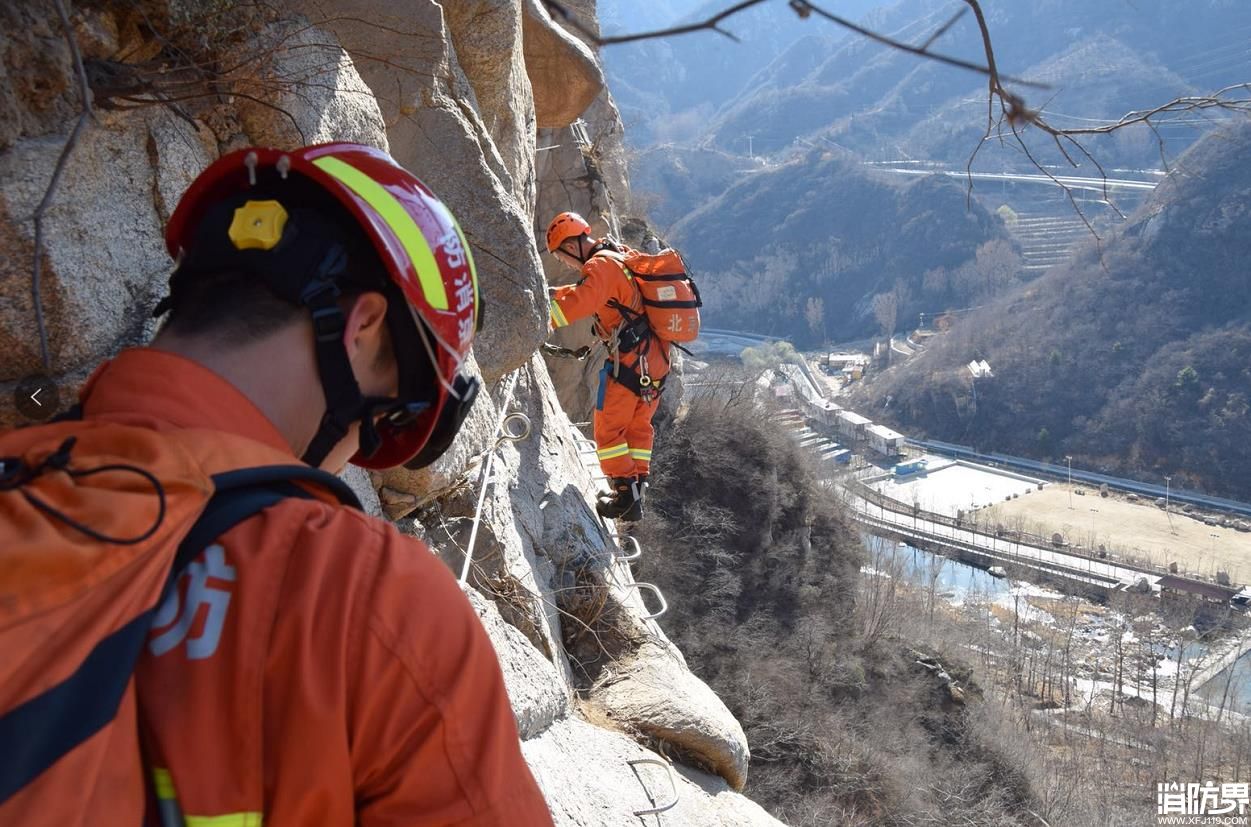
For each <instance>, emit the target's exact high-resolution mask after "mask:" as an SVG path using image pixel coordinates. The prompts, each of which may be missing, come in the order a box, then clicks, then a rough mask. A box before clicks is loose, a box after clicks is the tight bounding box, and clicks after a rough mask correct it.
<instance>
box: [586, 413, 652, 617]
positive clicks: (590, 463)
mask: <svg viewBox="0 0 1251 827" xmlns="http://www.w3.org/2000/svg"><path fill="white" fill-rule="evenodd" d="M573 444H574V447H575V448H576V449H577V451H578V454H579V456H581V457H582V465H583V467H584V468H585V469H586V471H587V473H588V474H590V475H591V478H592V479H595V480H602V481H605V482H607V481H608V477H607V475H605V474H604V472H603V471H602V470H601V469H600V467H599V453H598V449H597V446H596V445H595V443H594V442H592V441H591V440H589V439H587V438H586V437H584V436H583V435H582V433H581V432H580V431H578V430H577V429H576V428H575V429H574V431H573ZM600 524H601V525H603V527H604V531H605V532H607V534H608V537H609V539H611V540H612V542H613V546H614V547H615V548H616V552H615V553H614V554H613V565H611V566H609V567H608V573H609V576H610V577H611V578H612V580H613V583H614V584H616V586H617V588H619V589H621V590H622V591H624V592H627V593H628V592H631V591H633V592H635V593H640V592H642V591H648V592H651V593H652V594H654V595H655V596H656V599H657V600H658V601H660V608H659V609H658V610H657V611H654V612H653V611H651V610H650V609H648V607H647V604H646V602H644V601H643V596H642V594H641V593H640V594H639V602H640V603H641V604H642V606H643V614H642V615H640V619H641V620H645V621H648V622H655V620H656V618H658V617H660V616H661V615H663V614H664V613H665V612H667V611H669V602H668V601H667V600H665V595H664V593H663V592H662V591H661V590H660V587H659V586H657V585H656V584H654V583H640V582H638V581H636V580H634V578H633V576H631V578H630V580H629V582H622V579H621V577H619V576H618V573H617V572H618V568H617V566H616V565H615V564H616V563H625V566H624V568H625V570H626V571H627V572H629V571H630V563H631V562H632V561H634V560H637V559H639V558H640V557H642V556H643V546H642V544H641V543H639V541H638V538H637V537H632V536H630V535H628V534H620V533H618V531H617V525H616V523H615V522H614V521H613V520H605V519H603V518H600ZM627 546H628V547H629V550H627ZM657 628H659V627H657Z"/></svg>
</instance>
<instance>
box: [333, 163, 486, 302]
mask: <svg viewBox="0 0 1251 827" xmlns="http://www.w3.org/2000/svg"><path fill="white" fill-rule="evenodd" d="M313 164H314V165H316V166H317V167H318V168H319V169H320V170H321V171H322V172H325V173H326V174H327V175H330V176H332V177H333V178H335V179H336V180H338V181H339V182H341V183H342V184H343V185H344V186H346V187H347V188H348V189H350V190H351V191H352V192H354V193H356V195H357V196H358V197H360V198H361V199H362V200H363V201H364V202H365V203H366V204H368V205H369V206H371V207H373V209H374V211H375V212H377V213H378V215H379V216H380V217H381V218H382V220H383V221H385V222H386V224H387V227H388V228H390V230H391V232H392V233H394V234H395V237H396V238H397V239H399V242H400V244H402V245H403V247H404V251H405V252H406V253H408V257H409V259H410V260H411V261H412V263H413V269H415V270H416V271H417V279H418V280H419V281H420V282H421V291H422V293H423V294H424V295H425V297H426V302H427V303H429V305H430V306H431V307H433V308H434V309H435V310H447V309H448V300H447V288H446V287H445V286H444V284H443V277H442V276H441V275H440V272H439V264H438V262H437V261H436V260H435V258H434V251H433V250H431V249H430V244H429V242H427V241H426V237H425V235H424V234H423V233H422V232H421V229H420V228H419V227H418V226H417V224H416V222H414V221H413V218H412V216H410V215H409V214H408V211H407V210H405V209H404V207H403V206H402V205H401V204H400V202H399V201H397V200H395V196H393V195H391V193H389V192H387V191H386V188H384V187H383V186H382V185H381V184H379V183H378V182H377V181H375V180H374V179H372V178H370V177H369V176H368V175H366V174H365V173H363V172H361V171H360V170H358V169H357V168H356V167H354V166H352V165H351V164H348V163H345V162H343V161H340V160H339V159H338V158H335V157H334V156H332V155H323V156H322V157H320V158H316V159H314V160H313ZM465 249H466V250H468V247H466V248H465ZM472 271H473V267H472V265H471V266H470V272H472ZM477 292H478V285H477V275H476V274H475V276H474V294H475V299H476V297H477ZM474 305H475V311H476V309H477V307H476V306H477V302H476V301H475V302H474Z"/></svg>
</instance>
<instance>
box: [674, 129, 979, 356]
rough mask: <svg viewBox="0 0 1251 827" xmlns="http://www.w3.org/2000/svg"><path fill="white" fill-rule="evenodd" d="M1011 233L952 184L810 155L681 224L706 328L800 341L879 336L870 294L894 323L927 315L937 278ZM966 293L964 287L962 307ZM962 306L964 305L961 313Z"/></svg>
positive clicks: (743, 185) (751, 177)
mask: <svg viewBox="0 0 1251 827" xmlns="http://www.w3.org/2000/svg"><path fill="white" fill-rule="evenodd" d="M1002 236H1003V228H1002V226H1001V223H1000V221H999V219H998V218H996V217H994V216H992V215H990V214H989V213H988V212H986V211H985V210H984V209H982V208H981V207H980V206H978V205H977V204H976V203H974V204H972V205H971V206H969V205H966V199H965V191H964V189H963V187H962V186H961V185H960V184H959V183H957V182H956V181H953V180H950V179H946V178H938V177H929V178H920V179H910V180H907V181H905V182H904V183H900V181H899V179H893V178H887V177H885V176H883V175H880V174H877V173H874V172H873V171H872V170H870V169H867V168H866V167H864V166H862V165H861V164H859V163H857V162H856V161H855V160H853V159H851V158H848V157H846V156H845V155H844V154H843V153H838V152H824V151H820V150H814V151H812V152H809V153H808V154H806V155H804V156H802V157H799V158H796V159H794V160H792V161H790V162H788V163H785V164H782V165H779V166H776V167H771V168H768V169H763V170H760V171H758V172H754V173H751V174H748V175H744V176H743V177H742V179H741V180H740V181H739V182H738V183H735V184H734V185H732V186H731V187H730V188H729V189H728V190H727V191H726V192H725V193H723V194H722V195H720V196H718V197H717V198H715V199H713V200H711V201H709V202H707V203H706V204H704V205H703V206H702V207H700V208H699V209H698V210H696V211H695V212H694V213H693V214H691V215H690V216H689V217H687V218H686V219H684V220H683V221H681V222H679V223H678V224H677V225H675V226H674V228H673V231H672V233H671V237H670V239H669V240H670V241H671V242H673V243H675V244H677V245H678V246H679V247H680V248H681V249H682V251H683V253H684V254H685V255H686V257H687V260H688V262H689V263H690V265H691V267H692V268H693V269H694V271H695V272H696V273H697V274H698V275H699V277H700V278H701V285H703V284H706V285H707V286H706V288H705V289H704V290H703V296H704V301H705V304H706V307H707V310H706V313H707V317H708V320H709V324H713V325H718V326H722V327H733V328H741V329H744V330H753V331H757V332H761V333H772V334H783V335H788V336H793V337H794V338H795V341H796V343H797V344H801V345H802V344H805V343H808V344H811V343H816V342H821V341H824V340H826V339H849V338H856V337H861V336H868V335H872V334H873V333H874V332H875V331H877V330H878V328H879V324H878V321H877V320H876V318H875V317H874V313H873V309H872V298H873V296H874V295H877V294H881V293H887V292H895V291H897V294H898V298H899V301H898V313H897V316H898V319H899V320H901V321H903V320H908V321H910V322H911V321H913V320H915V319H916V315H915V314H916V313H917V312H918V311H922V310H927V309H930V308H929V306H928V304H927V302H926V300H925V299H924V298H923V296H922V294H923V291H924V290H925V284H924V282H925V278H924V277H925V274H926V272H927V271H931V270H940V269H941V270H943V271H946V270H948V269H952V270H958V269H959V268H960V266H961V265H963V264H965V263H967V262H970V261H975V260H976V256H977V250H978V248H979V247H980V246H982V245H984V244H986V243H987V242H990V241H993V240H995V239H1000V238H1002ZM969 289H970V288H969V287H968V286H967V285H964V284H963V283H959V284H957V286H956V288H955V292H954V293H953V296H954V298H955V299H956V300H960V301H962V300H963V299H964V298H965V297H967V295H968V293H969ZM961 306H962V305H961Z"/></svg>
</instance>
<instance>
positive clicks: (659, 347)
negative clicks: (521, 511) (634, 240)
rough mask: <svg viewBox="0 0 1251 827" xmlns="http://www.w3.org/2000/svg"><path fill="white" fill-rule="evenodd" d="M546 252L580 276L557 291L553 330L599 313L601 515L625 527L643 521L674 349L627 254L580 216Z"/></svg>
mask: <svg viewBox="0 0 1251 827" xmlns="http://www.w3.org/2000/svg"><path fill="white" fill-rule="evenodd" d="M547 249H548V252H550V253H551V254H552V255H553V256H555V257H556V259H557V260H558V261H560V262H561V263H562V264H564V265H566V266H568V267H570V268H573V269H575V270H578V271H579V272H580V273H581V274H582V278H581V279H580V280H579V281H578V282H577V283H576V284H570V285H566V286H564V287H559V288H557V289H556V291H555V294H554V295H553V297H552V303H551V313H552V320H551V325H552V328H553V329H555V328H560V327H564V326H566V325H568V324H570V323H572V322H576V321H578V320H579V319H584V318H586V317H587V316H590V315H592V314H594V316H595V327H594V330H595V334H596V335H597V336H599V338H600V339H601V340H602V341H603V343H604V345H605V346H606V347H607V349H608V359H607V360H606V361H605V362H604V366H603V368H602V369H601V370H600V378H599V391H598V394H597V396H596V402H595V415H594V425H595V444H596V447H597V449H598V454H599V463H600V467H601V468H603V470H604V475H605V476H607V477H608V478H609V484H610V485H611V487H612V494H611V496H610V497H609V498H607V499H605V500H602V501H601V502H600V503H599V504H598V506H597V510H598V511H599V513H600V515H601V516H604V517H608V518H610V519H621V520H626V521H633V520H638V519H640V518H641V517H642V515H643V493H644V491H645V489H646V487H647V474H648V469H649V467H650V465H651V459H652V436H653V431H652V416H654V415H655V413H656V407H657V406H658V405H659V403H660V393H661V390H662V389H663V387H664V380H665V377H666V376H667V375H668V373H669V344H668V343H667V342H664V341H662V340H661V339H659V338H657V337H656V336H654V335H652V333H651V329H650V328H649V327H648V326H647V317H646V316H645V315H644V313H643V301H642V297H641V296H640V295H639V292H638V290H637V288H635V286H634V284H633V282H632V280H631V278H630V276H629V275H628V274H627V272H626V270H625V268H624V266H623V264H622V261H623V253H624V252H625V248H623V247H621V246H620V245H618V244H616V243H614V242H612V241H610V240H608V239H601V240H598V241H597V240H595V239H592V238H591V227H590V225H589V224H587V222H586V220H585V219H583V218H582V216H580V215H578V214H576V213H571V212H564V213H561V214H560V215H558V216H556V217H555V218H554V219H552V223H551V224H550V225H548V228H547Z"/></svg>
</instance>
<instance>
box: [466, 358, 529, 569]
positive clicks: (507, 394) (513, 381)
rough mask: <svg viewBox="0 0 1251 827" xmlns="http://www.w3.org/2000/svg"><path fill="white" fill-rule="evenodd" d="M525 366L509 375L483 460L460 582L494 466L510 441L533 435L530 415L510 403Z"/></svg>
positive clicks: (471, 557) (470, 556)
mask: <svg viewBox="0 0 1251 827" xmlns="http://www.w3.org/2000/svg"><path fill="white" fill-rule="evenodd" d="M520 373H521V368H518V369H517V370H515V371H513V372H512V375H511V376H509V378H508V387H507V388H506V389H505V391H504V398H503V399H502V400H501V401H500V416H499V419H498V420H497V421H496V423H495V431H494V432H493V433H494V435H495V442H494V444H492V445H491V447H490V448H489V449H487V454H486V461H485V462H484V463H482V476H481V478H480V479H479V481H478V507H477V508H475V509H474V513H473V528H472V529H470V531H469V545H468V546H467V547H466V548H465V564H464V566H462V567H461V570H460V582H461V583H466V582H468V580H469V566H470V564H472V563H473V549H474V545H475V544H476V543H477V542H478V526H479V525H481V523H482V508H483V506H484V505H485V504H486V492H487V486H488V485H490V484H491V481H492V480H491V469H492V468H494V467H495V457H496V455H497V454H498V453H499V449H500V448H501V447H502V446H503V445H504V443H506V442H520V441H522V440H523V439H526V438H527V437H529V436H530V429H531V426H530V417H528V416H526V415H525V414H523V413H520V412H514V413H509V412H508V406H509V404H510V403H511V402H512V400H513V389H514V388H516V386H517V377H518V376H519V375H520ZM510 423H519V424H520V430H517V431H514V430H512V427H511V425H510Z"/></svg>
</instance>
